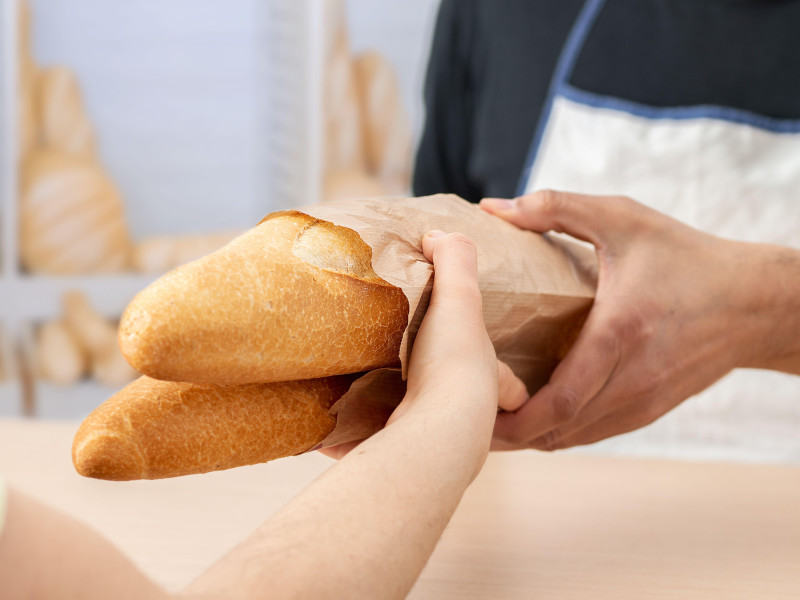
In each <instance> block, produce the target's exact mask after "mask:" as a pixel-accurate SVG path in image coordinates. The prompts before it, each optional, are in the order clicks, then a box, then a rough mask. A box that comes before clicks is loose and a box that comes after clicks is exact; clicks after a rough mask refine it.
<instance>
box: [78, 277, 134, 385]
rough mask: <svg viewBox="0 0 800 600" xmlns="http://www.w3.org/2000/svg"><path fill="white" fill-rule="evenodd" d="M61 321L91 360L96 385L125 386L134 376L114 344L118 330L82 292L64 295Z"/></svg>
mask: <svg viewBox="0 0 800 600" xmlns="http://www.w3.org/2000/svg"><path fill="white" fill-rule="evenodd" d="M63 304H64V322H65V324H66V327H67V328H68V330H69V331H70V333H71V334H72V336H73V337H74V338H75V340H76V341H77V343H78V345H79V347H80V348H81V349H82V350H83V351H84V352H85V353H86V355H87V356H88V357H89V360H90V365H91V366H90V372H91V375H92V377H93V378H94V379H95V381H97V382H98V383H100V384H102V385H107V386H109V387H119V386H121V385H125V384H126V383H128V382H129V381H131V380H132V379H134V378H135V377H136V375H137V373H136V371H135V370H134V369H133V368H132V367H131V366H130V365H129V364H128V363H127V362H126V361H125V359H124V357H123V356H122V353H121V352H120V350H119V347H118V345H117V327H116V326H115V325H114V324H113V323H112V322H111V321H110V320H109V319H107V318H105V317H104V316H103V315H101V314H100V313H98V312H97V311H96V310H95V309H94V308H93V307H92V305H91V303H90V302H89V299H88V298H87V297H86V296H85V295H84V294H83V293H81V292H78V291H70V292H67V293H66V294H64V298H63Z"/></svg>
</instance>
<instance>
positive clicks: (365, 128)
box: [354, 51, 412, 194]
mask: <svg viewBox="0 0 800 600" xmlns="http://www.w3.org/2000/svg"><path fill="white" fill-rule="evenodd" d="M354 70H355V75H356V87H357V90H358V95H359V105H360V109H361V110H360V112H361V131H362V133H363V136H364V150H365V156H366V162H367V169H368V171H369V172H370V173H371V174H372V175H374V176H375V177H377V178H378V180H379V181H380V182H381V184H382V185H383V186H384V187H385V188H386V189H387V190H389V192H390V193H392V194H403V193H405V192H407V190H408V189H409V187H410V185H411V161H412V150H411V126H410V124H409V118H408V114H407V113H406V110H405V107H404V106H403V98H402V95H401V91H400V84H399V83H398V81H397V75H396V74H395V71H394V69H393V68H392V66H391V64H390V63H389V61H388V60H386V58H384V57H383V56H382V55H381V54H380V53H379V52H375V51H368V52H363V53H361V54H359V55H357V56H356V57H355V58H354Z"/></svg>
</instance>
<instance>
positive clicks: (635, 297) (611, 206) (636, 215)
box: [481, 191, 779, 450]
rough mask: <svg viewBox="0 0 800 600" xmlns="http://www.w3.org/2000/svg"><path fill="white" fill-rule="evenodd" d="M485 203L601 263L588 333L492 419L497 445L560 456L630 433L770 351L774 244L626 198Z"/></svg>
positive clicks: (547, 194)
mask: <svg viewBox="0 0 800 600" xmlns="http://www.w3.org/2000/svg"><path fill="white" fill-rule="evenodd" d="M481 207H482V208H483V209H484V210H486V211H487V212H490V213H492V214H495V215H497V216H499V217H501V218H503V219H505V220H506V221H509V222H511V223H513V224H515V225H517V226H518V227H521V228H524V229H530V230H533V231H537V232H542V233H544V232H546V231H558V232H564V233H568V234H570V235H572V236H574V237H576V238H579V239H582V240H585V241H588V242H591V243H592V244H594V246H595V248H596V252H597V259H598V263H599V281H598V288H597V296H596V299H595V302H594V306H593V308H592V310H591V312H590V314H589V317H588V319H587V321H586V324H585V326H584V328H583V331H582V332H581V334H580V336H579V338H578V340H577V341H576V343H575V345H574V346H573V348H572V349H571V351H570V352H569V353H568V355H567V356H566V357H565V358H564V360H563V361H562V362H561V364H560V365H559V366H558V368H557V369H556V370H555V372H554V373H553V375H552V377H551V378H550V381H549V383H548V384H547V385H545V386H544V387H543V388H542V389H541V390H539V391H538V392H537V393H536V394H535V395H534V396H533V397H532V398H530V400H529V401H528V402H527V403H525V404H524V405H523V406H522V407H521V408H520V409H519V410H516V411H513V412H510V413H507V414H501V415H499V416H498V419H497V423H496V425H495V432H494V445H493V447H494V448H496V449H515V448H537V449H542V450H555V449H560V448H567V447H570V446H576V445H581V444H591V443H593V442H597V441H599V440H602V439H605V438H608V437H611V436H614V435H618V434H621V433H625V432H628V431H632V430H634V429H637V428H640V427H643V426H645V425H647V424H649V423H651V422H653V421H654V420H656V419H658V418H659V417H661V416H662V415H663V414H664V413H666V412H668V411H669V410H671V409H672V408H674V407H675V406H677V405H678V404H680V403H681V402H683V401H684V400H685V399H687V398H688V397H690V396H692V395H693V394H696V393H698V392H700V391H701V390H703V389H705V388H706V387H708V386H709V385H711V384H712V383H714V382H715V381H716V380H718V379H719V378H720V377H722V376H723V375H725V374H726V373H728V372H729V371H730V370H731V369H733V368H735V367H742V366H757V365H758V363H759V362H762V363H763V362H764V361H763V360H762V359H763V358H765V357H767V356H770V354H771V353H772V354H774V353H775V352H776V351H777V349H776V348H774V347H771V345H770V344H774V340H775V339H777V338H776V337H775V336H777V335H778V333H777V332H776V331H775V330H776V323H775V322H776V321H777V320H778V319H777V318H776V314H775V313H771V312H770V311H769V310H768V299H767V298H766V297H765V294H764V291H763V286H761V285H758V282H759V281H760V280H759V277H761V276H763V275H764V270H763V269H764V268H766V267H765V265H770V264H772V263H774V262H776V261H777V260H779V259H777V258H776V257H775V255H774V249H775V248H776V247H771V246H764V245H757V244H746V243H741V242H733V241H729V240H724V239H721V238H717V237H714V236H711V235H707V234H705V233H702V232H700V231H697V230H695V229H692V228H690V227H688V226H686V225H684V224H682V223H680V222H678V221H675V220H673V219H671V218H669V217H667V216H665V215H663V214H660V213H658V212H656V211H654V210H651V209H649V208H647V207H645V206H643V205H641V204H638V203H636V202H634V201H633V200H630V199H628V198H622V197H596V196H584V195H578V194H569V193H561V192H553V191H542V192H537V193H533V194H530V195H527V196H522V197H520V198H518V199H516V200H498V199H485V200H484V201H483V202H482V203H481ZM760 290H761V291H760ZM768 340H773V341H772V342H769V341H768Z"/></svg>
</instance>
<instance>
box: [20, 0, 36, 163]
mask: <svg viewBox="0 0 800 600" xmlns="http://www.w3.org/2000/svg"><path fill="white" fill-rule="evenodd" d="M18 16H19V22H18V26H17V36H18V38H17V41H18V46H17V56H18V62H17V65H18V69H19V71H18V74H17V81H18V88H17V89H18V93H17V102H18V106H17V110H18V115H19V118H18V128H19V131H18V134H19V136H18V137H19V148H18V154H19V157H20V158H22V159H24V158H25V157H26V156H28V154H30V152H31V151H32V150H33V149H34V148H35V147H36V144H37V143H38V136H39V126H38V121H37V118H36V107H35V93H34V92H35V84H36V78H37V75H38V73H37V72H38V68H37V67H36V63H35V61H34V59H33V54H32V52H31V33H30V29H31V14H30V7H29V6H28V3H27V2H25V1H21V2H20V3H19V15H18Z"/></svg>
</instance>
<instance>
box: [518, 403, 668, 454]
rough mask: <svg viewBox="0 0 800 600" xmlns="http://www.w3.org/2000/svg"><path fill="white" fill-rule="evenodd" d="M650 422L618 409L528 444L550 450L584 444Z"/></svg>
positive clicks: (631, 429) (638, 415) (625, 431)
mask: <svg viewBox="0 0 800 600" xmlns="http://www.w3.org/2000/svg"><path fill="white" fill-rule="evenodd" d="M651 422H652V419H651V420H648V419H647V418H645V417H643V416H642V415H640V414H636V413H629V412H628V411H618V412H616V413H611V414H609V415H606V416H605V417H603V418H601V419H599V420H597V421H594V422H593V423H589V424H588V425H587V426H586V427H581V428H580V429H576V430H574V431H570V432H569V433H567V434H566V435H562V436H553V438H552V439H547V440H543V439H541V438H539V439H536V440H534V441H533V442H532V443H531V444H530V447H531V448H534V449H536V450H545V451H548V452H552V451H554V450H564V449H566V448H572V447H574V446H586V445H588V444H595V443H597V442H601V441H603V440H606V439H608V438H610V437H614V436H617V435H622V434H623V433H628V432H631V431H635V430H637V429H640V428H641V427H644V426H645V425H649V424H650V423H651Z"/></svg>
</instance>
